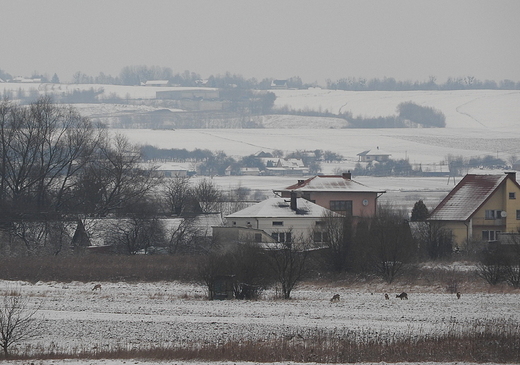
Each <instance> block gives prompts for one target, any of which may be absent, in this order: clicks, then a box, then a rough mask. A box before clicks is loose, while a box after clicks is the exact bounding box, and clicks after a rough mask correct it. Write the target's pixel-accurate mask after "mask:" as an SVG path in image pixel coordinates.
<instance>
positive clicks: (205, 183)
mask: <svg viewBox="0 0 520 365" xmlns="http://www.w3.org/2000/svg"><path fill="white" fill-rule="evenodd" d="M194 195H195V198H196V199H197V200H198V201H199V204H200V207H201V209H202V212H203V213H213V212H216V211H218V208H219V205H220V203H221V200H222V192H221V191H220V189H219V188H218V187H217V186H216V185H215V184H214V183H213V182H212V181H211V180H209V179H203V180H202V181H200V182H199V183H198V184H197V185H196V186H195V188H194Z"/></svg>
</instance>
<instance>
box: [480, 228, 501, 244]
mask: <svg viewBox="0 0 520 365" xmlns="http://www.w3.org/2000/svg"><path fill="white" fill-rule="evenodd" d="M500 232H501V231H482V241H488V242H489V241H496V240H497V238H498V234H499V233H500Z"/></svg>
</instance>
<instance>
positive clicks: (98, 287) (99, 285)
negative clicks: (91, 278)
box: [92, 284, 101, 291]
mask: <svg viewBox="0 0 520 365" xmlns="http://www.w3.org/2000/svg"><path fill="white" fill-rule="evenodd" d="M94 290H101V284H96V285H94V287H93V288H92V291H94Z"/></svg>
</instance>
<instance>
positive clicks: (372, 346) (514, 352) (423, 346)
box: [11, 320, 520, 363]
mask: <svg viewBox="0 0 520 365" xmlns="http://www.w3.org/2000/svg"><path fill="white" fill-rule="evenodd" d="M446 326H447V327H446V329H445V331H442V333H426V334H423V335H421V336H417V335H415V334H413V333H409V334H406V335H404V336H402V335H401V336H398V335H390V336H388V335H386V336H385V335H382V334H381V333H379V332H377V331H375V332H372V331H364V332H356V331H353V330H349V329H333V330H323V329H309V330H307V331H303V332H298V333H285V334H280V335H278V336H276V335H274V337H273V338H268V339H265V340H262V341H255V340H244V341H229V342H225V343H220V344H210V343H206V344H201V343H192V344H185V345H184V346H182V347H171V346H161V344H157V345H156V346H153V347H149V348H144V349H143V348H134V349H130V348H128V347H126V346H120V347H116V348H112V349H107V350H99V349H98V348H94V349H84V350H82V349H78V348H75V349H73V350H71V351H70V352H64V353H61V352H56V351H54V350H53V349H38V351H37V352H38V356H37V358H38V359H65V358H81V359H135V358H139V359H153V360H161V361H165V360H180V359H182V360H203V361H251V362H266V363H267V362H269V363H271V362H289V361H290V362H316V363H354V362H356V363H357V362H426V361H429V362H445V361H449V362H459V361H460V362H465V361H468V362H472V363H473V362H478V363H481V362H497V363H517V362H518V360H519V359H520V325H519V324H518V323H516V322H511V321H505V320H493V321H475V322H474V323H473V325H472V326H469V328H468V327H465V326H462V325H460V324H459V325H457V324H454V323H449V324H447V325H446ZM35 350H36V349H34V348H28V349H26V351H27V352H26V353H25V354H24V353H18V354H16V355H13V356H12V357H11V359H13V360H14V359H33V358H35V356H34V353H35Z"/></svg>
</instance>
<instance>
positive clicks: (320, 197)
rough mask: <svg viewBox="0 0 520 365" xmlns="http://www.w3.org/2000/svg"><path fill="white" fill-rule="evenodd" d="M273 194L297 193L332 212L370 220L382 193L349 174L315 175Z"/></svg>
mask: <svg viewBox="0 0 520 365" xmlns="http://www.w3.org/2000/svg"><path fill="white" fill-rule="evenodd" d="M274 192H275V194H279V195H280V196H281V197H283V198H287V197H290V196H291V193H296V195H297V196H299V197H302V198H303V199H305V200H308V201H310V202H312V203H315V204H317V205H319V206H321V207H324V208H326V209H329V210H331V211H333V212H336V213H339V214H342V215H349V216H352V217H358V218H360V217H373V216H374V215H375V214H376V211H377V199H378V198H379V197H380V196H381V195H382V194H383V193H385V191H384V190H379V189H372V188H369V187H368V186H366V185H363V184H361V183H359V182H357V181H355V180H352V175H351V174H350V173H344V174H342V175H318V176H314V177H312V178H310V179H307V180H298V182H297V183H296V184H294V185H291V186H288V187H286V188H284V189H279V190H275V191H274Z"/></svg>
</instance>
